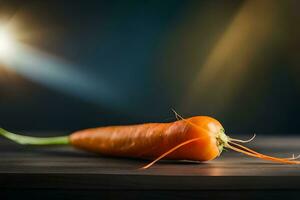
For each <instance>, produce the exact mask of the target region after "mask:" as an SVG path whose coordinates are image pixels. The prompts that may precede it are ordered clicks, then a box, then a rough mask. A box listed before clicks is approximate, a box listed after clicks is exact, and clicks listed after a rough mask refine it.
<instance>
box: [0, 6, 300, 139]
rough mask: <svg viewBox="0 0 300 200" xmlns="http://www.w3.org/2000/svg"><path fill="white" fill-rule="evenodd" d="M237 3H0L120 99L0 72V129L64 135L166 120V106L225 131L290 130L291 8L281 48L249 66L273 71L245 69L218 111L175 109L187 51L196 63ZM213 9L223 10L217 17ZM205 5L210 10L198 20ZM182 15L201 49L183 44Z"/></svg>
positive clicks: (295, 105)
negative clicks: (88, 97)
mask: <svg viewBox="0 0 300 200" xmlns="http://www.w3.org/2000/svg"><path fill="white" fill-rule="evenodd" d="M243 3H244V1H183V0H181V1H176V0H166V1H121V0H120V1H91V0H90V1H66V0H64V1H58V0H57V1H56V0H55V1H10V0H9V1H1V2H0V13H1V14H0V16H1V19H3V21H9V20H10V19H11V18H12V17H13V16H14V15H16V16H18V14H19V13H25V14H24V15H22V14H20V17H19V18H20V20H21V22H22V24H23V27H22V29H23V31H29V32H31V31H32V32H38V33H39V34H37V35H36V36H35V37H34V38H30V39H27V40H26V41H25V42H26V43H28V44H30V45H33V46H35V47H38V48H39V49H41V50H43V51H45V52H48V53H51V54H53V55H56V56H59V57H61V58H63V59H65V60H68V61H70V62H71V63H73V64H74V68H78V69H77V70H80V72H81V73H85V74H93V76H96V77H99V79H100V78H101V79H103V80H105V81H106V82H107V83H109V85H112V86H113V88H114V89H115V92H116V93H118V94H119V95H121V98H120V99H114V103H115V104H116V102H117V104H118V102H119V106H117V109H116V106H115V104H112V105H108V104H107V103H103V104H102V103H101V102H99V103H95V102H88V101H85V100H83V99H81V98H79V97H78V96H72V95H70V94H65V93H63V92H59V91H57V90H55V89H53V88H51V89H50V88H48V87H45V86H43V85H40V84H38V83H36V82H32V81H31V80H28V79H26V78H24V77H22V75H18V74H13V72H10V70H9V69H3V70H2V71H0V73H2V75H1V76H0V84H1V85H0V125H1V126H3V127H5V128H8V129H13V130H49V131H50V130H63V131H66V132H69V131H73V130H77V129H81V128H87V127H94V126H101V125H113V124H127V123H130V124H132V123H140V122H150V121H157V122H159V121H160V122H166V121H170V120H175V117H174V115H173V113H172V112H171V108H174V109H176V110H177V111H178V112H179V113H181V114H182V115H183V116H185V117H188V116H192V115H197V114H198V115H211V116H213V117H215V118H217V119H218V120H220V121H221V122H222V123H223V125H224V127H225V128H226V130H227V132H228V133H234V134H237V133H249V134H251V133H253V132H256V133H261V134H277V133H299V130H298V121H299V117H298V113H299V112H300V107H299V100H300V95H299V92H300V88H299V82H298V81H297V78H296V77H297V75H296V76H295V74H297V72H299V71H297V70H296V71H293V70H290V67H289V66H295V65H298V64H299V62H298V61H293V62H292V61H291V57H290V55H291V52H292V53H293V52H296V51H298V52H299V48H298V47H297V45H293V44H294V43H295V42H299V40H297V38H298V36H299V35H298V33H299V32H298V30H295V29H297V28H296V26H295V24H296V23H295V21H296V19H297V17H298V15H297V14H296V13H295V12H294V11H293V10H292V7H291V8H287V9H288V10H289V9H291V13H292V14H291V16H287V18H288V19H293V20H295V21H293V20H291V21H290V23H286V22H288V21H289V20H287V21H285V23H284V24H282V26H284V27H285V28H287V29H288V30H290V27H291V33H290V32H288V35H286V36H284V38H283V40H285V41H284V42H283V44H286V45H283V46H280V47H275V48H274V49H273V48H272V47H269V48H268V49H267V50H266V51H268V55H269V60H268V62H264V61H261V62H260V63H259V64H258V66H259V67H269V68H270V67H271V69H272V70H269V71H268V72H267V73H266V74H263V73H265V71H263V70H262V71H261V72H260V71H256V72H254V73H252V74H249V76H248V78H247V80H246V83H245V85H244V87H243V89H242V90H241V91H240V92H239V93H238V95H236V96H235V98H234V99H233V101H232V103H231V104H230V105H228V107H227V109H226V110H225V111H222V112H221V111H219V110H215V109H213V108H214V106H213V105H208V102H201V101H199V105H197V106H196V107H195V108H194V109H189V110H185V109H184V108H183V107H182V106H178V105H182V104H184V102H182V101H183V100H182V99H184V98H182V97H183V95H185V90H186V87H187V86H188V85H189V83H190V82H191V80H192V76H193V74H194V73H195V71H196V70H197V69H198V68H199V67H201V66H195V65H193V64H191V62H190V60H189V59H190V58H189V57H188V56H186V51H187V52H191V54H193V53H195V52H196V51H198V50H199V52H200V53H199V59H202V58H203V59H205V57H206V56H207V55H208V53H209V51H210V50H211V48H213V46H214V44H215V43H216V41H218V38H219V37H220V35H222V33H223V32H224V31H225V30H226V27H227V26H228V25H229V24H230V22H231V20H232V18H233V17H234V15H235V14H236V12H237V11H238V10H239V9H240V7H241V6H242V5H243ZM222 8H224V12H222V13H221V14H220V13H217V12H219V11H220V9H221V10H222ZM208 11H209V12H212V14H210V15H209V16H210V18H209V19H207V20H208V21H207V20H206V18H205V17H206V16H207V12H208ZM214 12H216V14H215V15H214ZM294 14H295V16H293V15H294ZM214 16H215V17H214ZM190 19H192V20H195V21H196V22H198V23H195V22H194V24H197V27H194V28H195V31H198V32H199V33H201V34H199V38H195V40H196V39H197V40H198V42H197V43H199V41H200V42H201V43H202V44H203V46H201V47H198V46H191V45H190V46H188V47H185V46H184V44H185V40H186V37H187V36H186V35H189V34H190V32H192V31H193V27H192V28H191V26H189V28H184V27H185V25H186V26H188V24H189V23H192V22H191V21H190ZM262 20H263V19H262ZM292 27H294V28H292ZM274 34H275V33H274ZM287 38H288V39H287ZM189 41H191V40H189ZM195 45H196V43H195ZM197 48H199V49H198V50H197ZM270 57H271V58H270ZM237 84H239V83H237ZM99 88H100V86H99ZM95 92H97V91H95ZM197 98H199V99H201V97H197ZM119 108H121V109H119Z"/></svg>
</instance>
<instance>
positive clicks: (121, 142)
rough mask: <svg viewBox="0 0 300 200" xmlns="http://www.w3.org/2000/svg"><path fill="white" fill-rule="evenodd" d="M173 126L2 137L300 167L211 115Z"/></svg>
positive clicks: (136, 154) (108, 151)
mask: <svg viewBox="0 0 300 200" xmlns="http://www.w3.org/2000/svg"><path fill="white" fill-rule="evenodd" d="M176 115H177V117H179V118H181V119H180V120H178V121H175V122H171V123H148V124H140V125H128V126H108V127H99V128H91V129H86V130H81V131H77V132H75V133H72V134H70V135H69V136H62V137H50V138H38V137H30V136H24V135H18V134H14V133H11V132H8V131H6V130H4V129H1V128H0V135H2V136H4V137H6V138H8V139H10V140H13V141H15V142H17V143H19V144H24V145H62V144H69V145H72V146H74V147H76V148H79V149H83V150H86V151H90V152H96V153H100V154H102V155H108V156H118V157H132V158H147V159H154V160H153V161H152V162H151V163H149V164H147V165H145V166H144V167H143V169H146V168H149V167H150V166H152V165H153V164H154V163H155V162H157V161H159V160H160V159H163V158H164V159H174V160H194V161H209V160H213V159H215V158H216V157H218V156H219V155H220V154H221V153H222V151H223V149H224V148H228V149H231V150H234V151H237V152H240V153H243V154H246V155H248V156H252V157H256V158H260V159H264V160H270V161H274V162H279V163H287V164H300V161H296V160H295V159H297V158H298V157H294V156H293V157H292V158H277V157H272V156H267V155H264V154H261V153H258V152H256V151H254V150H252V149H249V148H247V147H245V146H242V145H241V144H239V143H245V142H249V141H251V140H252V139H254V137H255V135H254V137H253V138H251V139H250V140H248V141H243V140H238V139H234V138H230V137H228V136H227V135H226V134H225V131H224V128H223V127H222V125H221V123H220V122H219V121H217V120H216V119H214V118H211V117H207V116H196V117H191V118H188V119H184V118H182V117H181V116H179V115H178V114H177V113H176Z"/></svg>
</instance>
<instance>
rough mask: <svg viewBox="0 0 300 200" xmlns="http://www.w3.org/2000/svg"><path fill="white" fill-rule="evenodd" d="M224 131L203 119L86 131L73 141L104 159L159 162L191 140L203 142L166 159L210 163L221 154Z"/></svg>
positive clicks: (214, 122) (210, 121)
mask: <svg viewBox="0 0 300 200" xmlns="http://www.w3.org/2000/svg"><path fill="white" fill-rule="evenodd" d="M186 121H189V122H190V123H192V124H194V125H195V126H192V125H191V124H190V123H187V122H186ZM222 129H223V127H222V125H221V124H220V123H219V122H218V121H217V120H215V119H213V118H210V117H205V116H199V117H192V118H189V119H186V120H179V121H176V122H172V123H149V124H141V125H129V126H110V127H101V128H92V129H86V130H82V131H78V132H75V133H73V134H71V135H70V137H69V139H70V143H71V144H72V145H73V146H75V147H77V148H80V149H84V150H87V151H92V152H97V153H100V154H103V155H110V156H121V157H135V158H156V157H158V156H160V155H161V154H163V153H165V152H166V151H168V150H170V149H171V148H173V147H175V146H177V145H179V144H181V143H183V142H185V141H187V140H190V139H194V138H199V140H197V141H194V142H192V143H189V144H187V145H185V146H183V147H181V148H179V149H177V150H176V151H174V152H172V153H170V154H168V155H167V156H166V157H165V158H167V159H178V160H179V159H185V160H198V161H207V160H212V159H214V158H215V157H217V156H218V155H219V154H220V149H219V145H218V141H217V136H218V134H219V133H220V132H221V131H222Z"/></svg>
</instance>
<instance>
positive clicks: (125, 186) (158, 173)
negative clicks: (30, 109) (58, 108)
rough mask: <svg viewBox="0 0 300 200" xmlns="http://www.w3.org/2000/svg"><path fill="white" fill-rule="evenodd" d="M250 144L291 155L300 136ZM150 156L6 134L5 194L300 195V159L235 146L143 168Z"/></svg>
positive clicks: (0, 188)
mask: <svg viewBox="0 0 300 200" xmlns="http://www.w3.org/2000/svg"><path fill="white" fill-rule="evenodd" d="M248 146H250V147H253V148H256V149H257V150H259V151H261V152H264V153H268V154H272V155H275V156H283V157H288V156H291V155H292V153H295V154H297V153H300V137H285V138H280V137H257V138H256V139H255V141H254V142H252V144H249V145H248ZM146 162H148V161H145V160H136V159H124V158H109V157H101V156H99V155H95V154H91V153H86V152H82V151H79V150H75V149H73V148H71V147H66V146H63V147H62V146H55V147H29V146H20V145H17V144H14V143H12V142H10V141H7V140H5V139H3V138H0V199H9V198H10V199H14V198H15V199H17V198H20V197H21V198H23V199H24V197H30V198H31V199H42V198H43V199H74V198H76V199H86V198H93V199H95V198H100V197H104V199H108V198H109V199H137V198H138V199H140V198H143V199H145V198H146V199H158V198H160V199H172V200H174V199H193V198H195V199H207V198H211V199H216V198H231V199H232V198H233V199H241V198H242V197H243V199H245V198H246V199H257V198H263V199H274V198H275V199H276V198H286V195H288V196H289V197H294V198H296V199H297V197H299V194H300V192H298V190H299V189H300V165H299V166H298V165H282V164H276V163H270V162H267V161H261V160H258V159H255V158H249V157H246V156H244V155H241V154H240V153H236V152H232V151H228V152H223V154H222V156H221V157H220V158H218V159H216V160H214V161H210V162H207V163H195V162H175V161H163V162H160V163H158V164H156V165H154V166H153V167H152V168H150V169H148V170H138V168H139V167H141V166H142V165H144V164H145V163H146ZM1 197H4V198H1Z"/></svg>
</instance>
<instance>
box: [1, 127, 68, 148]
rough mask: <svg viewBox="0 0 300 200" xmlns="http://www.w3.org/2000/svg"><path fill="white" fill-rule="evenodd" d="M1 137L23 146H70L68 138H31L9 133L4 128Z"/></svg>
mask: <svg viewBox="0 0 300 200" xmlns="http://www.w3.org/2000/svg"><path fill="white" fill-rule="evenodd" d="M0 135H2V136H4V137H6V138H8V139H10V140H12V141H14V142H16V143H18V144H23V145H63V144H69V137H68V136H59V137H44V138H40V137H30V136H25V135H18V134H15V133H11V132H8V131H6V130H4V129H3V128H0Z"/></svg>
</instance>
